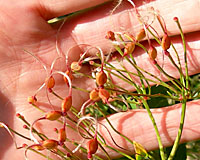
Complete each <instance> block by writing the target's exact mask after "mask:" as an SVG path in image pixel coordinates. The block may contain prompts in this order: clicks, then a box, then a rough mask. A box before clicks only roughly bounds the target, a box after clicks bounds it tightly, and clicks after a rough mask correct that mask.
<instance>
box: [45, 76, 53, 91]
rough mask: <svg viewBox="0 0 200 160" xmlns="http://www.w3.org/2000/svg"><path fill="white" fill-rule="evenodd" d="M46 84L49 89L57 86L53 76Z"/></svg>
mask: <svg viewBox="0 0 200 160" xmlns="http://www.w3.org/2000/svg"><path fill="white" fill-rule="evenodd" d="M45 84H46V86H47V88H48V89H51V88H53V87H54V85H55V79H54V78H53V76H50V77H49V78H46V80H45Z"/></svg>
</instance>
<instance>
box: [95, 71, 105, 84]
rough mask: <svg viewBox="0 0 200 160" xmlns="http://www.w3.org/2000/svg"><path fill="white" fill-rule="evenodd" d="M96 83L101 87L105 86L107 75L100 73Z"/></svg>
mask: <svg viewBox="0 0 200 160" xmlns="http://www.w3.org/2000/svg"><path fill="white" fill-rule="evenodd" d="M96 82H97V84H98V85H99V86H103V85H104V84H105V83H106V82H107V75H106V74H105V72H104V71H100V72H99V73H97V75H96Z"/></svg>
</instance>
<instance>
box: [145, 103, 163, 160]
mask: <svg viewBox="0 0 200 160" xmlns="http://www.w3.org/2000/svg"><path fill="white" fill-rule="evenodd" d="M143 104H144V107H145V109H146V110H147V112H148V115H149V117H150V119H151V121H152V123H153V126H154V129H155V132H156V136H157V140H158V145H159V149H160V155H161V159H162V160H165V153H164V147H163V144H162V141H161V137H160V134H159V131H158V127H157V125H156V121H155V119H154V117H153V114H152V112H151V110H150V108H149V105H148V104H147V102H146V101H145V100H143Z"/></svg>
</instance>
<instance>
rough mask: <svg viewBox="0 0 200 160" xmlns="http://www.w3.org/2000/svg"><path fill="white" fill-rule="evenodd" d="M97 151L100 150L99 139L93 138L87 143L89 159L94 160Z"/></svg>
mask: <svg viewBox="0 0 200 160" xmlns="http://www.w3.org/2000/svg"><path fill="white" fill-rule="evenodd" d="M97 149H98V141H97V138H93V139H91V140H89V141H88V142H87V152H88V159H91V158H92V154H95V153H96V151H97Z"/></svg>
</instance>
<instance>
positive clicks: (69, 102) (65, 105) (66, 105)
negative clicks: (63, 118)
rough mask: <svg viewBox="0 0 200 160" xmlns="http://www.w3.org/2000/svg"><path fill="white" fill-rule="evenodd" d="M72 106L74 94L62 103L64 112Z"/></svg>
mask: <svg viewBox="0 0 200 160" xmlns="http://www.w3.org/2000/svg"><path fill="white" fill-rule="evenodd" d="M71 106H72V96H68V97H66V98H65V99H64V100H63V101H62V104H61V110H62V113H64V114H65V113H67V111H69V109H70V108H71Z"/></svg>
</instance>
